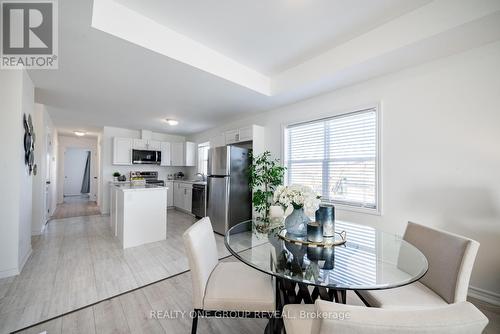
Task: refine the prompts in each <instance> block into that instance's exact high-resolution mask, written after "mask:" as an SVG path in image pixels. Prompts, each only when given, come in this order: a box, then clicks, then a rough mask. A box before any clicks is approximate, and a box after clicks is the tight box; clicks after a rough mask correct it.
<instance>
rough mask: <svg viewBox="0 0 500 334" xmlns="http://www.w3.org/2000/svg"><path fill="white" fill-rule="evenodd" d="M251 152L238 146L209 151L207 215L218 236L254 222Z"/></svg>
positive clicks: (216, 148)
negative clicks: (249, 168) (249, 177)
mask: <svg viewBox="0 0 500 334" xmlns="http://www.w3.org/2000/svg"><path fill="white" fill-rule="evenodd" d="M249 152H250V150H249V149H246V148H241V147H236V146H224V147H215V148H211V149H210V150H209V151H208V178H207V216H208V217H210V220H211V221H212V226H213V228H214V231H215V232H216V233H219V234H225V233H226V231H227V230H228V229H230V228H231V227H232V226H234V225H236V224H238V223H240V222H242V221H245V220H249V219H252V192H251V190H250V186H249V185H248V167H249V165H250V157H249Z"/></svg>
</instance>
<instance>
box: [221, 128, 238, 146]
mask: <svg viewBox="0 0 500 334" xmlns="http://www.w3.org/2000/svg"><path fill="white" fill-rule="evenodd" d="M224 136H225V137H226V145H230V144H234V143H237V142H239V141H240V132H239V131H238V130H229V131H226V132H224Z"/></svg>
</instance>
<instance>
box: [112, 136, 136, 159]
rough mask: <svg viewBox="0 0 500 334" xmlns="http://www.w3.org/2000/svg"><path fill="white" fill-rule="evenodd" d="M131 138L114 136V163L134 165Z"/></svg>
mask: <svg viewBox="0 0 500 334" xmlns="http://www.w3.org/2000/svg"><path fill="white" fill-rule="evenodd" d="M132 144H133V139H131V138H118V137H114V138H113V165H132Z"/></svg>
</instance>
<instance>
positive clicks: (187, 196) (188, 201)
mask: <svg viewBox="0 0 500 334" xmlns="http://www.w3.org/2000/svg"><path fill="white" fill-rule="evenodd" d="M192 208H193V185H192V184H189V185H188V186H187V187H184V210H186V211H187V212H191V210H192Z"/></svg>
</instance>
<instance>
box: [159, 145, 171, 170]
mask: <svg viewBox="0 0 500 334" xmlns="http://www.w3.org/2000/svg"><path fill="white" fill-rule="evenodd" d="M160 151H161V166H171V165H172V161H171V159H172V157H171V154H170V153H171V152H170V151H171V144H170V143H167V142H162V143H161V144H160Z"/></svg>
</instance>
